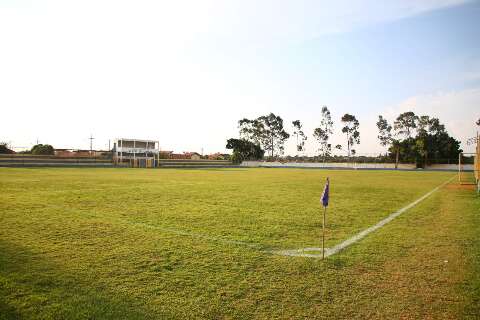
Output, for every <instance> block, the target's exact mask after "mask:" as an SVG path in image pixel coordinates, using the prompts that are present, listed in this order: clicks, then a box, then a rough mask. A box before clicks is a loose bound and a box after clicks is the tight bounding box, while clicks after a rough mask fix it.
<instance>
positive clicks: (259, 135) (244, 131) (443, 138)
mask: <svg viewBox="0 0 480 320" xmlns="http://www.w3.org/2000/svg"><path fill="white" fill-rule="evenodd" d="M340 122H341V125H342V127H341V132H342V133H343V134H344V138H345V146H342V145H340V144H337V145H336V146H334V147H332V144H331V143H330V138H331V137H332V134H333V126H334V121H333V120H332V116H331V112H330V110H329V109H328V107H327V106H323V107H322V109H321V113H320V119H319V122H318V127H317V128H315V129H314V130H313V132H312V136H313V138H314V139H315V140H316V141H317V142H318V145H319V148H318V154H319V155H320V156H321V157H322V158H323V161H325V160H326V159H328V158H330V157H331V156H332V149H336V150H344V151H345V152H346V153H347V156H348V158H350V157H351V156H354V155H355V154H356V149H355V146H357V145H359V144H360V131H359V129H360V122H359V121H358V119H357V118H356V117H355V116H354V115H352V114H349V113H346V114H344V115H343V116H342V117H341V118H340ZM476 124H477V125H480V119H479V120H478V121H477V122H476ZM291 125H292V129H293V132H292V135H290V134H289V133H288V132H287V131H286V128H285V126H284V121H283V119H282V118H281V117H280V116H277V115H275V114H274V113H270V114H268V115H264V116H260V117H258V118H255V119H247V118H244V119H241V120H239V121H238V128H239V138H231V139H228V140H227V146H226V147H227V149H232V150H233V153H232V161H234V162H237V163H238V162H241V161H243V160H260V159H263V158H264V156H265V154H266V155H267V156H268V157H269V158H275V157H278V156H281V155H283V154H284V150H285V143H286V141H287V140H288V139H289V138H291V137H293V138H294V139H295V143H296V150H297V155H298V153H299V152H302V151H305V142H306V140H307V139H308V135H307V134H305V132H304V130H303V125H302V123H301V121H300V120H294V121H292V123H291ZM376 125H377V129H378V139H379V142H380V145H381V146H383V147H387V154H386V156H387V157H388V158H390V159H391V160H392V161H395V164H396V167H398V163H399V162H415V163H417V165H419V166H423V165H426V164H428V163H429V161H432V160H439V159H455V158H456V157H457V156H458V154H459V153H460V152H462V150H461V149H460V142H459V141H457V140H456V139H454V138H453V137H451V136H450V135H449V134H448V132H447V131H446V129H445V126H444V125H443V124H442V123H440V120H439V119H438V118H435V117H430V116H428V115H422V116H417V115H416V114H415V113H413V112H412V111H409V112H404V113H401V114H400V115H399V116H398V117H397V118H396V119H395V120H394V122H393V125H391V124H390V123H389V122H388V121H387V120H386V119H385V118H384V117H383V116H382V115H379V117H378V121H377V123H376Z"/></svg>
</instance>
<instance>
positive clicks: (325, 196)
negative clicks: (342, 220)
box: [320, 178, 330, 208]
mask: <svg viewBox="0 0 480 320" xmlns="http://www.w3.org/2000/svg"><path fill="white" fill-rule="evenodd" d="M329 193H330V180H329V179H328V178H327V183H326V184H325V188H324V189H323V194H322V197H321V198H320V201H321V202H322V205H323V206H324V207H325V208H326V207H328V198H329Z"/></svg>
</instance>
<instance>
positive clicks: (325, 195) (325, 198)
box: [320, 177, 330, 260]
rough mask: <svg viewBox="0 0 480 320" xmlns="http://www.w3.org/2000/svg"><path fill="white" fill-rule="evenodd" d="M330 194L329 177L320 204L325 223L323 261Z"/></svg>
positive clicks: (323, 226)
mask: <svg viewBox="0 0 480 320" xmlns="http://www.w3.org/2000/svg"><path fill="white" fill-rule="evenodd" d="M329 193H330V179H328V177H327V183H326V184H325V188H324V189H323V194H322V196H321V197H320V203H321V204H322V206H323V219H322V220H323V223H322V260H323V259H325V219H326V218H325V217H326V216H327V207H328V198H329Z"/></svg>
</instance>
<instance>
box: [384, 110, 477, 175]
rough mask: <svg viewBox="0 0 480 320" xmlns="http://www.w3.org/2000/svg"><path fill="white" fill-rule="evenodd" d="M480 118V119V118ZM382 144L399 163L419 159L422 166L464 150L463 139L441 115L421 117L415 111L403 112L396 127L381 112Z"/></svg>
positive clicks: (456, 155) (419, 165) (419, 164)
mask: <svg viewBox="0 0 480 320" xmlns="http://www.w3.org/2000/svg"><path fill="white" fill-rule="evenodd" d="M479 121H480V120H479ZM377 128H378V139H379V141H380V145H382V146H385V147H387V148H388V152H389V155H390V156H391V157H392V158H395V167H398V163H399V162H415V163H416V164H417V166H418V167H424V166H426V165H427V164H428V163H429V162H430V161H432V160H440V159H455V158H456V157H458V154H459V153H460V152H462V150H461V149H460V141H458V140H456V139H455V138H453V137H451V136H450V135H449V134H448V132H447V131H446V129H445V125H443V124H442V123H440V120H439V119H438V118H434V117H430V116H428V115H423V116H417V115H416V114H415V113H414V112H412V111H408V112H404V113H401V114H400V115H399V116H398V117H397V118H396V119H395V121H394V122H393V126H392V125H391V124H389V123H388V121H387V120H386V119H385V118H384V117H383V116H381V115H379V116H378V121H377Z"/></svg>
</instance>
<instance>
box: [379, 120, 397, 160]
mask: <svg viewBox="0 0 480 320" xmlns="http://www.w3.org/2000/svg"><path fill="white" fill-rule="evenodd" d="M377 128H378V136H377V137H378V140H380V145H381V146H383V147H387V146H392V147H393V149H394V150H395V169H398V160H399V156H400V144H399V141H398V140H397V139H395V138H394V136H393V134H392V126H391V125H390V124H389V123H388V121H387V119H385V118H384V117H383V116H381V115H379V116H378V121H377Z"/></svg>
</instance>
